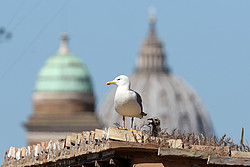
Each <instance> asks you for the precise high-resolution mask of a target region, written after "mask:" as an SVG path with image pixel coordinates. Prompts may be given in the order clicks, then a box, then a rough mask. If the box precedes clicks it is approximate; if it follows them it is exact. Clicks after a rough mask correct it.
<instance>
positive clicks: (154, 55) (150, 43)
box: [136, 16, 168, 72]
mask: <svg viewBox="0 0 250 167" xmlns="http://www.w3.org/2000/svg"><path fill="white" fill-rule="evenodd" d="M155 24H156V18H155V17H154V16H150V17H149V34H148V36H147V38H146V40H145V41H144V42H143V43H142V47H141V50H140V53H139V56H138V61H137V67H136V70H137V71H140V72H143V71H144V72H156V71H158V72H159V71H162V72H164V71H168V68H167V67H166V66H165V59H166V58H165V57H166V56H165V52H164V50H163V47H162V42H161V41H160V40H159V39H158V37H157V35H156V31H155Z"/></svg>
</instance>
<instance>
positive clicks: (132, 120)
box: [131, 117, 134, 129]
mask: <svg viewBox="0 0 250 167" xmlns="http://www.w3.org/2000/svg"><path fill="white" fill-rule="evenodd" d="M133 123H134V117H132V119H131V129H133Z"/></svg>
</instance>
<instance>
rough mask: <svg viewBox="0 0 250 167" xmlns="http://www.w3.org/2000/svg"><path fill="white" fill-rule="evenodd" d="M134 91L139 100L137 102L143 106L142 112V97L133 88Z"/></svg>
mask: <svg viewBox="0 0 250 167" xmlns="http://www.w3.org/2000/svg"><path fill="white" fill-rule="evenodd" d="M132 91H133V92H135V94H136V100H137V103H138V104H139V105H140V107H141V112H143V108H142V99H141V96H140V94H139V93H137V92H136V91H134V90H132Z"/></svg>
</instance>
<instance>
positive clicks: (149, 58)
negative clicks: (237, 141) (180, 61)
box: [99, 20, 213, 136]
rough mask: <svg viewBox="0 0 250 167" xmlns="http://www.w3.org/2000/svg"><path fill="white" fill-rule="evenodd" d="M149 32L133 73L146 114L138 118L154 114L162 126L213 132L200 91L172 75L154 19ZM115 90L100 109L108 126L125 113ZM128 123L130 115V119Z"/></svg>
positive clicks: (135, 88)
mask: <svg viewBox="0 0 250 167" xmlns="http://www.w3.org/2000/svg"><path fill="white" fill-rule="evenodd" d="M150 26H151V27H150V31H149V36H148V37H147V38H146V40H145V41H144V42H143V44H142V48H141V51H140V54H139V57H138V61H137V68H136V71H135V72H134V73H133V74H132V76H131V77H130V81H131V88H132V89H134V90H136V91H137V92H138V93H140V94H141V96H142V101H143V108H144V111H145V112H146V113H147V114H148V116H147V117H146V118H143V119H141V120H140V119H135V124H137V126H140V125H141V124H142V123H143V121H146V120H147V118H150V117H158V118H160V120H161V127H162V128H167V129H168V131H172V130H173V129H175V128H179V129H181V130H186V132H194V133H196V134H199V133H203V134H204V135H206V136H211V135H212V134H213V129H212V126H211V124H210V119H209V117H208V115H207V113H206V109H205V107H204V105H203V104H202V102H201V100H200V98H199V97H198V95H197V94H196V93H195V92H194V90H192V89H191V88H190V86H188V84H187V83H185V82H184V81H183V80H181V79H179V78H177V77H175V76H174V75H172V74H171V73H170V72H169V70H168V68H167V67H166V66H165V54H164V51H163V48H162V43H161V41H160V40H159V39H158V38H157V36H156V32H155V28H154V27H155V25H154V20H153V22H152V20H151V25H150ZM114 93H115V89H114V90H112V91H111V92H110V93H109V94H108V95H107V97H106V98H105V99H104V101H103V104H102V106H101V107H100V109H99V118H100V119H101V120H102V121H103V123H104V124H105V125H106V126H111V125H113V123H115V122H120V123H121V120H122V118H121V116H120V115H119V114H117V113H116V112H115V110H114V103H113V100H114ZM126 122H127V125H128V123H129V122H130V119H126Z"/></svg>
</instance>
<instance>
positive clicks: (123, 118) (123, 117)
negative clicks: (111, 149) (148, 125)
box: [122, 116, 125, 129]
mask: <svg viewBox="0 0 250 167" xmlns="http://www.w3.org/2000/svg"><path fill="white" fill-rule="evenodd" d="M122 120H123V129H125V116H122Z"/></svg>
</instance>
